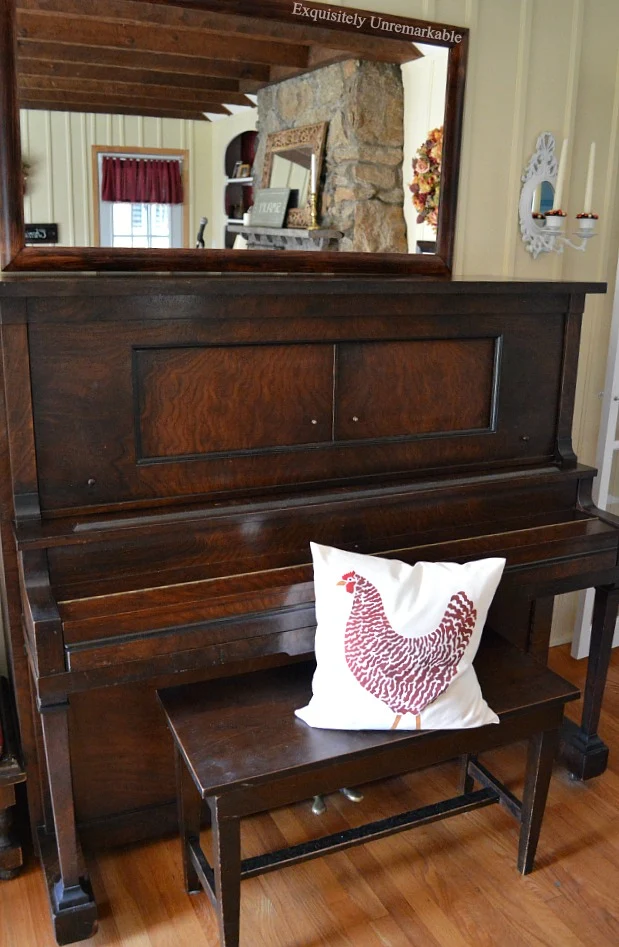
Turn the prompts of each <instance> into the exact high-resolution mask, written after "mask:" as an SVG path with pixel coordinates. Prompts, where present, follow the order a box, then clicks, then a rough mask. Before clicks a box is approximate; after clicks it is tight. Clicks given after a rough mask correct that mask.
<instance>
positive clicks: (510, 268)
mask: <svg viewBox="0 0 619 947" xmlns="http://www.w3.org/2000/svg"><path fill="white" fill-rule="evenodd" d="M531 24H532V0H521V4H520V23H519V28H518V48H517V56H516V72H515V76H514V102H513V120H512V131H511V138H510V140H511V148H510V154H509V177H508V183H507V193H508V199H507V213H506V221H507V222H508V225H507V227H506V231H505V247H504V252H503V276H513V275H514V268H515V265H516V253H517V251H518V243H519V239H520V238H519V233H518V230H517V229H516V227H514V224H513V221H514V220H517V218H518V203H519V198H520V177H521V174H522V172H521V165H522V162H521V158H520V156H521V154H522V151H523V142H524V127H525V120H526V101H527V89H528V78H529V69H528V57H529V53H530V49H531Z"/></svg>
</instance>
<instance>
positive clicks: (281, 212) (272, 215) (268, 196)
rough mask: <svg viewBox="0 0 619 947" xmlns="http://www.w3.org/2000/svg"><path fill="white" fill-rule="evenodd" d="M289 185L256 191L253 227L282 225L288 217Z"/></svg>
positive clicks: (252, 214) (252, 219)
mask: <svg viewBox="0 0 619 947" xmlns="http://www.w3.org/2000/svg"><path fill="white" fill-rule="evenodd" d="M289 200H290V188H289V187H266V188H261V189H260V190H259V191H256V197H255V199H254V206H253V207H252V209H251V226H252V227H281V226H282V225H283V223H284V218H285V217H286V211H287V209H288V201H289Z"/></svg>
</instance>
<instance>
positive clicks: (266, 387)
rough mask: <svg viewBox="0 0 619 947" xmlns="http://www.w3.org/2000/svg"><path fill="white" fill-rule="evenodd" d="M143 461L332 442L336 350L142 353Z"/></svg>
mask: <svg viewBox="0 0 619 947" xmlns="http://www.w3.org/2000/svg"><path fill="white" fill-rule="evenodd" d="M134 377H135V383H136V389H137V391H136V394H137V397H138V404H139V417H138V419H137V428H138V432H139V447H138V450H137V457H138V460H140V459H154V458H161V457H186V456H200V455H208V454H213V453H217V452H228V451H240V450H243V451H247V450H259V449H261V448H262V449H265V448H266V449H269V448H273V447H284V446H289V445H292V444H310V443H314V442H317V441H324V440H328V439H330V438H331V420H332V408H331V400H332V392H333V382H332V378H333V347H332V346H330V345H264V346H257V345H256V346H222V347H205V348H173V349H169V348H168V349H165V348H164V349H138V350H136V351H135V353H134Z"/></svg>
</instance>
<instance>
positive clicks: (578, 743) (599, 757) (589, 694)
mask: <svg viewBox="0 0 619 947" xmlns="http://www.w3.org/2000/svg"><path fill="white" fill-rule="evenodd" d="M618 606H619V588H617V587H615V586H601V587H599V588H596V590H595V604H594V606H593V621H592V624H591V648H590V651H589V662H588V665H587V680H586V683H585V692H584V702H583V712H582V720H581V723H580V727H579V726H578V725H577V724H575V723H573V722H572V721H569V720H568V721H566V723H565V724H564V727H563V731H562V744H561V755H562V758H563V761H564V762H565V764H566V766H567V768H568V770H569V771H570V773H571V774H572V776H573V777H574V779H591V778H592V777H593V776H599V775H600V773H603V772H604V770H605V769H606V766H607V763H608V747H607V746H606V744H605V743H604V742H603V741H602V740H601V739H600V738H599V736H598V733H597V729H598V724H599V721H600V711H601V708H602V698H603V696H604V686H605V684H606V675H607V672H608V664H609V661H610V655H611V650H612V643H613V636H614V632H615V622H616V619H617V607H618Z"/></svg>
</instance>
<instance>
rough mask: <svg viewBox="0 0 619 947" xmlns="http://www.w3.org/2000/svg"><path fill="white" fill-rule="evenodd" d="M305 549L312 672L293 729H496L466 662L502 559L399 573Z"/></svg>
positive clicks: (347, 555)
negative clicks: (310, 579)
mask: <svg viewBox="0 0 619 947" xmlns="http://www.w3.org/2000/svg"><path fill="white" fill-rule="evenodd" d="M311 549H312V557H313V561H314V585H315V596H316V616H317V620H318V624H317V628H316V645H315V650H316V662H317V668H316V672H315V674H314V680H313V684H312V690H313V697H312V699H311V700H310V703H309V704H308V706H307V707H303V708H301V709H300V710H297V711H296V714H297V716H298V717H300V718H301V720H304V721H305V722H306V723H307V724H309V725H310V726H312V727H320V728H323V729H332V730H389V729H395V728H399V729H407V730H414V729H424V730H438V729H459V728H464V727H480V726H483V725H484V724H488V723H498V718H497V716H496V714H495V713H494V712H493V711H492V710H490V708H489V707H488V704H487V703H486V701H485V700H484V698H483V696H482V694H481V689H480V686H479V682H478V680H477V675H476V674H475V670H474V668H473V664H472V662H473V658H474V657H475V654H476V652H477V648H478V646H479V642H480V639H481V634H482V630H483V627H484V623H485V620H486V615H487V613H488V609H489V607H490V603H491V602H492V598H493V596H494V593H495V591H496V588H497V586H498V584H499V580H500V578H501V575H502V572H503V568H504V566H505V560H504V559H480V560H478V561H476V562H467V563H465V564H463V565H460V564H458V563H453V562H418V563H417V564H416V565H414V566H409V565H407V564H406V563H404V562H399V561H398V560H396V559H381V558H378V557H376V556H365V555H360V554H358V553H353V552H345V551H344V550H341V549H334V548H332V547H330V546H319V545H317V544H315V543H312V544H311Z"/></svg>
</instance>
